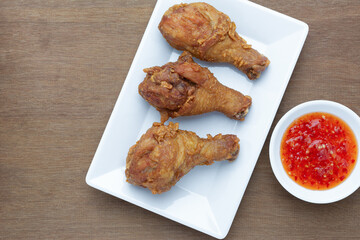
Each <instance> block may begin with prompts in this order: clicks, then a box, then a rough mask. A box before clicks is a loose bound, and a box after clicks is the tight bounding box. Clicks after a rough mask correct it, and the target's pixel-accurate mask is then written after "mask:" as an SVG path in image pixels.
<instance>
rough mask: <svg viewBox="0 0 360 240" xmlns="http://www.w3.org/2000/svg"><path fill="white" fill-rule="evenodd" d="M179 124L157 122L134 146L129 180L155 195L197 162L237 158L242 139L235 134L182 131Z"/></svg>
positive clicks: (126, 172) (131, 152)
mask: <svg viewBox="0 0 360 240" xmlns="http://www.w3.org/2000/svg"><path fill="white" fill-rule="evenodd" d="M178 126H179V125H178V123H175V124H174V123H172V122H170V123H169V125H168V126H165V125H163V124H160V123H154V124H153V126H152V127H151V128H150V129H149V130H147V132H146V133H145V134H144V135H142V137H141V138H140V140H139V141H138V142H137V143H136V144H135V145H134V146H132V147H131V148H130V150H129V153H128V156H127V159H126V170H125V175H126V178H127V182H129V183H131V184H133V185H138V186H142V187H145V188H148V189H150V190H151V192H152V193H153V194H159V193H162V192H165V191H168V190H170V188H171V187H172V186H174V185H175V184H176V183H177V181H179V180H180V178H181V177H183V176H184V175H185V174H187V173H188V172H189V171H190V170H191V169H192V168H194V167H195V166H196V165H210V164H212V163H213V162H214V161H221V160H229V161H232V160H235V158H236V157H237V155H238V153H239V149H240V146H239V139H238V138H237V137H236V136H235V135H221V134H218V135H216V136H215V137H211V136H210V135H208V137H207V139H206V138H200V137H198V136H197V135H196V134H195V133H193V132H189V131H184V130H179V129H178Z"/></svg>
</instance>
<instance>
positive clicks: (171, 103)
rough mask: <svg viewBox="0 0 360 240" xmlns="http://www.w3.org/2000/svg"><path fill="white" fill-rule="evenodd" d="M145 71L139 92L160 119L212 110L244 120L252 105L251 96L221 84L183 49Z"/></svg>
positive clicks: (162, 120)
mask: <svg viewBox="0 0 360 240" xmlns="http://www.w3.org/2000/svg"><path fill="white" fill-rule="evenodd" d="M144 71H145V72H146V73H147V75H146V77H145V80H144V81H143V82H142V83H140V85H139V93H140V95H141V96H142V97H143V98H144V99H145V100H146V101H148V102H149V103H150V104H151V105H152V106H154V107H156V109H157V110H158V111H159V112H160V114H161V122H165V121H166V120H167V119H168V118H169V117H172V118H175V117H179V116H190V115H198V114H202V113H207V112H212V111H218V112H222V113H224V114H225V115H226V116H228V117H230V118H233V119H237V120H243V119H244V117H245V115H246V114H247V112H248V109H249V107H250V105H251V97H249V96H244V95H243V94H242V93H240V92H238V91H235V90H234V89H231V88H228V87H226V86H224V85H222V84H221V83H220V82H219V81H218V80H217V79H216V78H215V77H214V75H213V74H212V73H211V72H210V71H209V70H208V69H207V68H204V67H201V66H200V65H199V64H197V63H195V62H194V61H193V59H192V57H191V55H190V53H188V52H183V53H182V54H181V56H180V57H179V59H178V60H177V61H176V62H169V63H167V64H165V65H164V66H162V67H152V68H147V69H144Z"/></svg>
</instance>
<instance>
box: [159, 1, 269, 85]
mask: <svg viewBox="0 0 360 240" xmlns="http://www.w3.org/2000/svg"><path fill="white" fill-rule="evenodd" d="M159 30H160V31H161V33H162V35H163V36H164V37H165V39H166V41H167V42H168V43H169V44H170V45H171V46H172V47H174V48H176V49H178V50H182V51H184V50H186V51H189V52H190V53H191V54H192V55H194V56H195V57H197V58H199V59H201V60H205V61H210V62H227V63H231V64H233V65H235V67H237V68H238V69H239V70H241V71H243V72H244V73H245V74H246V75H247V76H248V78H249V79H256V78H258V77H259V76H260V74H261V72H262V71H264V70H265V68H266V67H267V66H268V65H269V63H270V61H269V60H268V59H267V58H266V57H265V56H264V55H262V54H260V53H259V52H258V51H256V50H255V49H253V48H251V46H250V45H249V44H247V43H246V41H245V40H244V39H243V38H241V37H240V36H239V35H238V34H237V33H236V31H235V30H236V26H235V23H234V22H231V20H230V18H229V17H228V16H227V15H225V14H224V13H222V12H220V11H218V10H216V9H215V8H214V7H212V6H211V5H209V4H207V3H201V2H199V3H191V4H178V5H174V6H172V7H171V8H169V10H167V11H166V12H165V14H164V16H163V18H162V20H161V22H160V24H159Z"/></svg>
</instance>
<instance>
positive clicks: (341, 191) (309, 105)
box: [269, 100, 360, 203]
mask: <svg viewBox="0 0 360 240" xmlns="http://www.w3.org/2000/svg"><path fill="white" fill-rule="evenodd" d="M311 112H326V113H331V114H333V115H335V116H337V117H339V118H341V119H342V120H344V121H345V122H346V123H347V124H348V125H349V126H350V128H351V129H352V131H353V132H354V134H355V137H356V141H357V144H358V156H357V160H356V165H355V167H354V169H353V171H352V173H351V174H350V176H348V177H347V178H346V179H345V181H344V182H342V183H341V184H339V185H337V186H336V187H334V188H331V189H328V190H310V189H307V188H304V187H302V186H300V185H299V184H297V183H295V182H294V181H293V180H292V179H291V178H290V177H289V176H288V175H287V173H286V172H285V170H284V168H283V165H282V163H281V158H280V144H281V139H282V137H283V135H284V132H285V130H286V129H287V127H288V126H289V125H290V124H291V123H292V122H293V121H294V120H295V119H297V118H298V117H300V116H302V115H304V114H307V113H311ZM359 142H360V118H359V116H358V115H357V114H356V113H354V112H353V111H352V110H350V109H349V108H347V107H345V106H344V105H341V104H339V103H336V102H331V101H325V100H316V101H310V102H306V103H302V104H300V105H298V106H296V107H294V108H293V109H291V110H290V111H288V112H287V113H286V114H285V115H284V116H283V117H282V118H281V119H280V121H279V122H278V123H277V125H276V127H275V129H274V131H273V133H272V136H271V140H270V147H269V154H270V162H271V167H272V170H273V172H274V174H275V176H276V178H277V180H278V181H279V182H280V184H281V185H282V186H283V187H284V188H285V189H286V190H287V191H288V192H289V193H291V194H292V195H294V196H295V197H297V198H299V199H302V200H304V201H307V202H311V203H331V202H336V201H339V200H341V199H343V198H346V197H347V196H349V195H350V194H352V193H353V192H354V191H356V190H357V189H358V188H359V186H360V163H359V161H360V160H359Z"/></svg>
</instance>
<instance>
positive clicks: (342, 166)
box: [280, 112, 358, 190]
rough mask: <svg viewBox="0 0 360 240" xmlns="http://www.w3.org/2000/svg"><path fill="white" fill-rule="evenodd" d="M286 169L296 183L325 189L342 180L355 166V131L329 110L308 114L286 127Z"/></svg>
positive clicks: (283, 151)
mask: <svg viewBox="0 0 360 240" xmlns="http://www.w3.org/2000/svg"><path fill="white" fill-rule="evenodd" d="M280 148H281V149H280V155H281V161H282V164H283V166H284V169H285V171H286V173H287V174H288V175H289V177H290V178H292V179H293V180H294V181H295V182H296V183H298V184H300V185H301V186H303V187H305V188H308V189H313V190H326V189H329V188H333V187H335V186H337V185H338V184H340V183H341V182H343V181H344V180H345V179H346V178H347V177H348V176H349V175H350V173H351V171H352V170H353V169H354V166H355V164H356V159H357V154H358V149H357V142H356V138H355V135H354V133H353V132H352V130H351V129H350V127H349V126H348V125H347V124H346V123H345V122H344V121H343V120H341V119H340V118H338V117H337V116H334V115H332V114H329V113H323V112H314V113H309V114H305V115H303V116H301V117H299V118H298V119H296V120H295V121H293V122H292V123H291V124H290V126H289V127H288V128H287V129H286V131H285V133H284V135H283V138H282V141H281V147H280Z"/></svg>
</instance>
